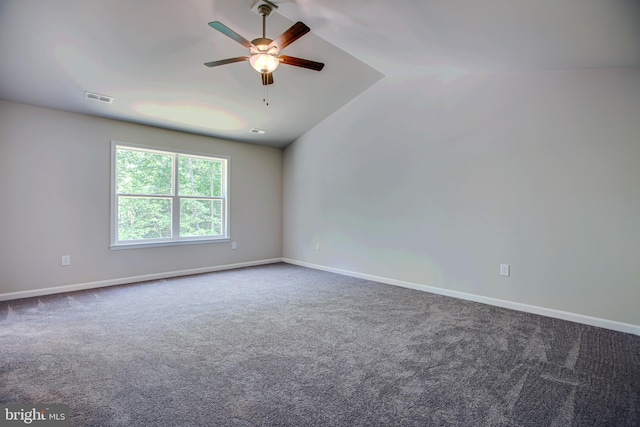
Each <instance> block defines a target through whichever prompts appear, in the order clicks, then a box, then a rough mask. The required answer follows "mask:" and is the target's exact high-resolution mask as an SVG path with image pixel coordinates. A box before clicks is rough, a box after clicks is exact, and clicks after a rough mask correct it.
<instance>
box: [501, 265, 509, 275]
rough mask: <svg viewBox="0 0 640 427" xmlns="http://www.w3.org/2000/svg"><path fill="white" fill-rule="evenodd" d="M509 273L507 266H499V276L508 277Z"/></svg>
mask: <svg viewBox="0 0 640 427" xmlns="http://www.w3.org/2000/svg"><path fill="white" fill-rule="evenodd" d="M509 273H510V268H509V264H500V275H501V276H508V275H509Z"/></svg>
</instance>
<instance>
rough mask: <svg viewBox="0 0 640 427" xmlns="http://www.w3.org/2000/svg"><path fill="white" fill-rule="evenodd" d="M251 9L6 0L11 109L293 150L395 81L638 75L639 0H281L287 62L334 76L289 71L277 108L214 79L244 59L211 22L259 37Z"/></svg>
mask: <svg viewBox="0 0 640 427" xmlns="http://www.w3.org/2000/svg"><path fill="white" fill-rule="evenodd" d="M252 3H253V0H135V1H131V0H91V1H87V0H0V54H1V57H0V58H1V59H0V98H2V99H6V100H10V101H16V102H24V103H28V104H34V105H41V106H45V107H51V108H58V109H62V110H67V111H74V112H78V113H84V114H90V115H96V116H102V117H108V118H115V119H120V120H126V121H131V122H136V123H144V124H149V125H154V126H159V127H166V128H171V129H177V130H183V131H188V132H193V133H198V134H204V135H210V136H215V137H221V138H227V139H232V140H238V141H246V142H251V143H256V144H265V145H271V146H276V147H284V146H286V145H287V144H289V143H290V142H292V141H293V140H295V139H296V138H297V137H299V136H300V135H302V134H303V133H305V132H306V131H307V130H309V129H310V128H312V127H314V126H315V125H316V124H318V123H319V122H321V121H322V120H324V119H325V118H326V117H328V116H329V115H330V114H332V113H333V112H335V111H337V110H338V109H340V108H341V107H342V106H344V105H345V104H346V103H348V102H349V101H350V100H352V99H353V98H355V97H356V96H358V95H359V94H360V93H362V92H363V91H364V90H366V89H367V88H368V87H370V86H371V85H372V84H374V83H375V82H376V81H378V80H379V79H380V78H382V77H383V76H384V75H386V76H394V75H408V74H411V75H425V76H442V77H446V76H447V75H449V74H457V75H459V74H460V73H472V72H522V71H539V70H564V69H583V68H618V67H634V68H635V67H640V1H638V0H561V1H560V0H395V1H388V0H367V1H364V0H360V1H358V0H356V1H343V0H275V1H274V3H276V4H277V5H278V6H279V8H278V10H277V12H275V13H274V14H272V16H270V17H269V18H268V20H267V37H270V38H275V37H276V36H278V35H279V34H281V33H282V32H284V31H285V30H286V29H287V28H289V27H290V26H291V25H293V23H294V22H295V21H297V20H301V21H303V22H305V23H306V24H307V25H308V26H309V27H311V33H309V34H307V35H305V36H304V37H302V38H300V39H299V40H297V41H296V42H295V43H293V44H292V45H290V46H289V47H287V48H286V49H285V51H284V52H283V53H284V54H287V55H291V56H297V57H302V58H306V59H311V60H314V61H319V62H324V63H325V64H326V66H325V68H324V69H323V70H322V71H321V72H316V71H311V70H307V69H303V68H299V67H291V66H286V65H282V66H280V67H279V68H278V69H277V70H276V71H275V73H274V79H275V84H274V85H271V86H269V88H268V97H269V105H268V106H267V105H265V103H264V102H263V95H264V89H263V86H262V85H261V83H260V76H259V74H258V73H257V72H255V71H254V70H253V69H252V68H251V67H250V65H249V64H248V63H246V62H241V63H235V64H229V65H224V66H221V67H215V68H208V67H205V66H203V63H204V62H208V61H212V60H217V59H224V58H229V57H236V56H243V55H246V49H245V48H244V47H243V46H241V45H240V44H238V43H236V42H234V41H233V40H231V39H229V38H228V37H226V36H224V35H223V34H221V33H219V32H218V31H216V30H213V29H212V28H210V27H209V26H208V25H207V23H208V22H210V21H216V20H217V21H221V22H223V23H224V24H226V25H227V26H228V27H230V28H232V29H233V30H235V31H236V32H238V33H239V34H241V35H242V36H244V37H245V38H247V39H249V40H251V39H253V38H256V37H259V36H261V31H262V22H261V17H260V16H259V15H257V14H256V13H255V12H253V11H252V10H250V6H251V4H252ZM419 90H420V89H419V88H417V92H416V93H417V96H419ZM85 91H91V92H97V93H99V94H104V95H108V96H113V97H114V98H115V101H114V102H113V104H102V103H98V102H95V101H91V100H87V99H85V98H84V97H83V96H84V92H85ZM382 101H383V100H382ZM391 113H393V112H391ZM254 127H255V128H260V129H265V130H266V131H267V132H266V133H265V134H264V135H255V134H252V133H250V132H249V130H250V129H251V128H254Z"/></svg>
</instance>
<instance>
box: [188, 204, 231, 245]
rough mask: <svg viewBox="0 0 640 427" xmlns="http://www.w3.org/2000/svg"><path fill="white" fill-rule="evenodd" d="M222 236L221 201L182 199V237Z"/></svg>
mask: <svg viewBox="0 0 640 427" xmlns="http://www.w3.org/2000/svg"><path fill="white" fill-rule="evenodd" d="M221 234H222V201H221V200H203V199H180V235H181V236H185V237H194V236H219V235H221Z"/></svg>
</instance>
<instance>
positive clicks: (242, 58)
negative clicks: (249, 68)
mask: <svg viewBox="0 0 640 427" xmlns="http://www.w3.org/2000/svg"><path fill="white" fill-rule="evenodd" d="M247 59H249V57H248V56H238V57H236V58H229V59H221V60H220V61H211V62H205V64H204V65H206V66H207V67H217V66H218V65H226V64H233V63H234V62H242V61H246V60H247Z"/></svg>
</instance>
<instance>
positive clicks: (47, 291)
mask: <svg viewBox="0 0 640 427" xmlns="http://www.w3.org/2000/svg"><path fill="white" fill-rule="evenodd" d="M276 262H282V258H272V259H263V260H258V261H249V262H239V263H236V264H226V265H217V266H213V267H202V268H192V269H189V270H177V271H167V272H164V273H153V274H143V275H142V276H131V277H122V278H118V279H109V280H100V281H97V282H88V283H77V284H75V285H65V286H54V287H51V288H42V289H33V290H29V291H19V292H9V293H4V294H0V301H8V300H14V299H20V298H31V297H40V296H43V295H52V294H59V293H63V292H73V291H83V290H85V289H95V288H104V287H106V286H115V285H124V284H127V283H136V282H145V281H148V280H159V279H168V278H170V277H179V276H189V275H192V274H201V273H211V272H213V271H222V270H232V269H234V268H242V267H252V266H256V265H264V264H273V263H276Z"/></svg>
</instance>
